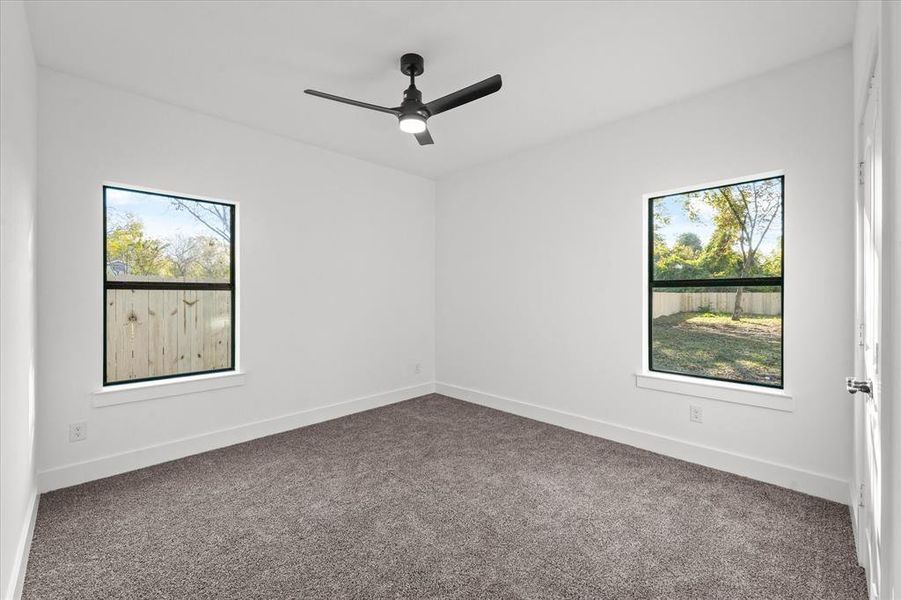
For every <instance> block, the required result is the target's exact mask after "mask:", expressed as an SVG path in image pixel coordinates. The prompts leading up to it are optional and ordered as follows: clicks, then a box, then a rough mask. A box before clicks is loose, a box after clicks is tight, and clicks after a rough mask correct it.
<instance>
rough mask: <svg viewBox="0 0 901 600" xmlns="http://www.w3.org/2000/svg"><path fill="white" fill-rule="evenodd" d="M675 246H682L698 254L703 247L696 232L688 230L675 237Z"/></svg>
mask: <svg viewBox="0 0 901 600" xmlns="http://www.w3.org/2000/svg"><path fill="white" fill-rule="evenodd" d="M676 246H677V247H678V246H683V247H685V248H687V249H689V250H691V251H693V252H694V253H695V254H700V253H701V250H703V248H704V244H703V243H701V238H699V237H698V236H697V234H695V233H692V232H690V231H686V232H685V233H683V234H681V235H679V237H678V238H676Z"/></svg>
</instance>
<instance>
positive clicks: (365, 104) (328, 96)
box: [304, 90, 400, 116]
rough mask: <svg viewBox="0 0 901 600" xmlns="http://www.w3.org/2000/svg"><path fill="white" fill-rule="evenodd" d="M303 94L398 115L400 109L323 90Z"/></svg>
mask: <svg viewBox="0 0 901 600" xmlns="http://www.w3.org/2000/svg"><path fill="white" fill-rule="evenodd" d="M304 93H305V94H309V95H311V96H318V97H319V98H325V99H326V100H334V101H335V102H343V103H344V104H350V105H351V106H359V107H360V108H368V109H369V110H377V111H379V112H383V113H388V114H389V115H394V116H399V115H400V111H399V110H397V109H396V108H388V107H385V106H379V105H377V104H369V103H368V102H360V101H358V100H351V99H350V98H342V97H341V96H335V95H334V94H326V93H325V92H317V91H316V90H304Z"/></svg>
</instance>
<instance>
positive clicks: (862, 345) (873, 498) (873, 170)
mask: <svg viewBox="0 0 901 600" xmlns="http://www.w3.org/2000/svg"><path fill="white" fill-rule="evenodd" d="M881 131H882V117H881V114H880V107H879V65H878V62H877V64H876V67H875V68H874V70H873V76H872V78H871V80H870V85H869V92H868V98H867V105H866V110H865V111H864V118H863V121H861V123H860V142H861V148H860V151H861V154H860V157H861V158H860V160H861V163H862V164H861V165H860V178H859V182H858V183H859V185H860V188H859V193H858V194H857V225H858V231H857V285H856V288H857V311H856V312H857V333H858V335H857V348H856V352H855V361H854V362H855V370H856V373H855V377H853V378H848V391H851V392H856V393H855V419H854V421H855V435H854V437H855V448H854V452H855V482H856V484H857V496H858V497H857V502H856V506H854V507H852V510H854V511H855V515H854V516H855V521H856V526H857V540H856V541H857V549H858V557H859V559H860V562H861V564H862V565H863V566H864V567H865V568H866V571H867V580H868V584H869V589H870V598H871V599H876V598H877V597H878V595H879V581H880V570H881V560H880V557H881V552H880V549H881V532H880V528H879V526H880V523H881V520H882V514H881V506H880V500H881V498H882V489H881V482H882V477H881V476H882V471H881V465H880V458H881V456H882V447H881V446H882V442H881V439H880V427H879V418H880V413H881V411H880V401H881V381H880V380H881V377H880V362H881V357H880V352H879V350H880V341H881V340H880V333H881V331H882V322H881V317H882V310H881V308H882V307H881V298H882V296H881V294H882V136H881Z"/></svg>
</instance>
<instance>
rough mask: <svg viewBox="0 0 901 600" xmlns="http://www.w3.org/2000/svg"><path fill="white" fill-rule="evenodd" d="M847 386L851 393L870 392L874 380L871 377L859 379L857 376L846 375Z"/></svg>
mask: <svg viewBox="0 0 901 600" xmlns="http://www.w3.org/2000/svg"><path fill="white" fill-rule="evenodd" d="M845 388H846V389H847V390H848V393H849V394H856V393H857V392H863V393H864V394H869V393H870V392H871V391H872V382H871V381H870V380H869V379H857V378H856V377H845Z"/></svg>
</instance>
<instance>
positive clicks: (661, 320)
mask: <svg viewBox="0 0 901 600" xmlns="http://www.w3.org/2000/svg"><path fill="white" fill-rule="evenodd" d="M781 339H782V317H781V316H761V315H745V316H743V317H742V318H741V320H740V321H733V320H732V318H731V315H729V314H725V313H704V312H684V313H676V314H674V315H668V316H665V317H658V318H656V319H654V320H653V324H652V340H653V347H652V352H651V358H652V363H653V364H652V367H653V368H654V369H656V370H659V371H671V372H676V373H684V374H686V375H702V376H704V377H716V378H718V379H734V380H739V381H747V382H750V383H762V384H768V385H778V384H781V383H782V375H781V363H782V343H781Z"/></svg>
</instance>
